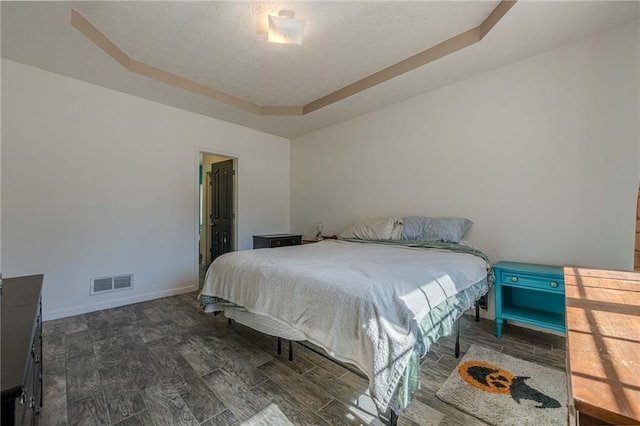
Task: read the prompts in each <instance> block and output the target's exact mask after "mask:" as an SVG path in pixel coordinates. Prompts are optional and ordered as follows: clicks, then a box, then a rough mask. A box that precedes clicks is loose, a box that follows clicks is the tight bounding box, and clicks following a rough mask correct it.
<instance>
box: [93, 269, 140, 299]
mask: <svg viewBox="0 0 640 426" xmlns="http://www.w3.org/2000/svg"><path fill="white" fill-rule="evenodd" d="M130 288H133V274H128V275H114V276H112V277H102V278H92V279H91V293H90V294H91V295H92V296H93V295H95V294H102V293H110V292H113V291H120V290H127V289H130Z"/></svg>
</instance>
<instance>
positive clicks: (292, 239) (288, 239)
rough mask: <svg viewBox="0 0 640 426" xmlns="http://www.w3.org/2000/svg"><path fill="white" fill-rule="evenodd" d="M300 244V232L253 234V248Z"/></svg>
mask: <svg viewBox="0 0 640 426" xmlns="http://www.w3.org/2000/svg"><path fill="white" fill-rule="evenodd" d="M300 244H302V235H300V234H265V235H254V236H253V248H254V249H259V248H276V247H287V246H299V245H300Z"/></svg>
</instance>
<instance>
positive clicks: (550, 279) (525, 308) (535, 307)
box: [493, 262, 565, 338]
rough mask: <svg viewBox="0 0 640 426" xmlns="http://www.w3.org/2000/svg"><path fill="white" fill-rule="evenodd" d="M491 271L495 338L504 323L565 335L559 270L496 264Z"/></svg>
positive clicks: (521, 264)
mask: <svg viewBox="0 0 640 426" xmlns="http://www.w3.org/2000/svg"><path fill="white" fill-rule="evenodd" d="M493 269H494V270H495V272H496V284H495V292H496V293H495V296H496V335H497V336H498V338H500V337H502V325H503V324H504V323H505V322H507V320H512V321H517V322H520V323H523V324H531V325H535V326H538V327H543V328H548V329H550V330H556V331H562V332H565V325H564V312H565V308H564V272H563V270H562V267H561V266H548V265H534V264H531V263H516V262H498V263H496V264H495V265H493Z"/></svg>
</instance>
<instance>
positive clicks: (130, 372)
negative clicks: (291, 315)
mask: <svg viewBox="0 0 640 426" xmlns="http://www.w3.org/2000/svg"><path fill="white" fill-rule="evenodd" d="M43 334H44V337H43V339H44V340H43V345H44V355H43V356H44V372H45V375H44V409H43V412H42V420H43V424H44V425H69V426H71V425H116V424H117V425H122V426H132V425H145V426H146V425H157V426H160V425H174V424H175V425H205V426H213V425H239V424H241V423H242V422H243V421H246V420H247V419H249V418H251V417H252V416H254V415H255V414H257V413H258V412H260V411H261V410H262V409H264V408H266V407H267V406H268V405H270V404H276V405H277V406H278V408H279V409H280V410H281V411H282V412H283V413H284V414H285V415H286V416H287V417H288V418H289V419H290V420H291V422H292V423H294V424H295V425H359V424H372V425H380V424H382V423H381V422H380V421H379V420H378V419H377V418H376V416H375V408H374V405H373V402H372V401H371V399H370V398H369V397H368V396H367V395H366V393H365V390H366V388H367V383H366V382H365V381H364V380H362V379H361V378H360V377H358V376H357V375H355V374H353V373H351V372H349V371H348V370H346V369H345V368H343V367H341V366H339V365H336V364H334V363H332V362H330V361H327V360H326V359H324V358H322V357H320V356H318V355H317V354H315V353H313V352H312V351H309V350H307V349H304V348H302V347H301V346H298V345H294V361H293V362H289V361H288V360H287V357H288V352H287V350H286V349H287V345H286V344H285V345H283V354H282V355H281V356H278V355H277V354H276V339H275V338H272V337H270V336H265V335H262V334H260V333H257V332H255V331H253V330H251V329H249V328H246V327H243V326H241V325H239V324H237V323H233V324H232V325H229V324H228V323H227V320H226V319H224V318H223V317H222V316H221V315H219V316H217V317H214V316H213V315H209V314H204V313H202V312H201V311H200V309H199V308H198V306H197V301H196V293H189V294H183V295H180V296H174V297H167V298H163V299H157V300H153V301H150V302H145V303H139V304H135V305H129V306H125V307H121V308H115V309H109V310H105V311H100V312H93V313H90V314H84V315H78V316H74V317H69V318H64V319H60V320H55V321H48V322H45V323H44V332H43ZM472 343H478V344H481V345H483V346H486V347H489V348H493V349H495V350H498V351H502V352H504V353H506V354H509V355H513V356H516V357H519V358H522V359H525V360H528V361H532V362H537V363H540V364H544V365H547V366H551V367H554V368H557V369H559V370H564V360H565V349H564V348H565V346H564V338H562V337H558V336H554V335H550V334H546V333H539V332H535V331H531V330H527V329H523V328H519V327H511V326H509V325H507V326H506V327H505V330H504V335H503V337H502V339H501V340H499V341H498V340H497V339H496V337H495V335H494V326H493V322H491V321H487V320H482V321H481V322H480V323H475V322H474V321H473V320H472V318H471V317H465V318H463V320H462V323H461V349H462V352H463V353H464V352H466V350H467V349H468V348H469V346H470V345H471V344H472ZM453 345H454V339H453V338H451V337H448V338H444V339H440V341H439V342H438V343H436V344H435V346H434V347H433V348H432V350H431V351H430V352H429V354H428V355H427V357H426V359H425V361H424V362H423V364H422V367H421V376H422V380H421V383H422V389H421V390H420V391H419V393H418V394H417V396H416V399H415V400H414V402H413V403H412V404H411V405H410V408H409V410H407V411H406V412H404V413H403V414H402V416H401V418H400V422H399V424H401V425H405V426H415V425H436V424H437V425H460V426H463V425H464V426H468V425H483V424H484V423H483V422H481V421H480V420H478V419H476V418H475V417H472V416H470V415H468V414H466V413H464V412H462V411H459V410H456V409H455V408H453V407H451V406H449V405H447V404H445V403H444V402H442V401H440V400H439V399H438V398H437V397H436V396H435V393H436V391H437V390H438V389H439V387H440V386H441V385H442V384H443V383H444V381H445V380H446V378H447V377H448V376H449V374H450V372H451V371H452V370H453V369H454V368H455V366H456V365H457V362H458V360H457V359H456V358H455V357H454V356H453Z"/></svg>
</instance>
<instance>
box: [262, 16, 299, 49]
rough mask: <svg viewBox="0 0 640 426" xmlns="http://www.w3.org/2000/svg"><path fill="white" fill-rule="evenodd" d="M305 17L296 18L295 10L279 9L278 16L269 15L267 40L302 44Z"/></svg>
mask: <svg viewBox="0 0 640 426" xmlns="http://www.w3.org/2000/svg"><path fill="white" fill-rule="evenodd" d="M304 23H305V19H296V18H295V12H293V11H291V10H281V11H280V12H279V13H278V16H275V15H269V33H268V36H267V41H268V42H269V43H279V44H302V34H303V32H304Z"/></svg>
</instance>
